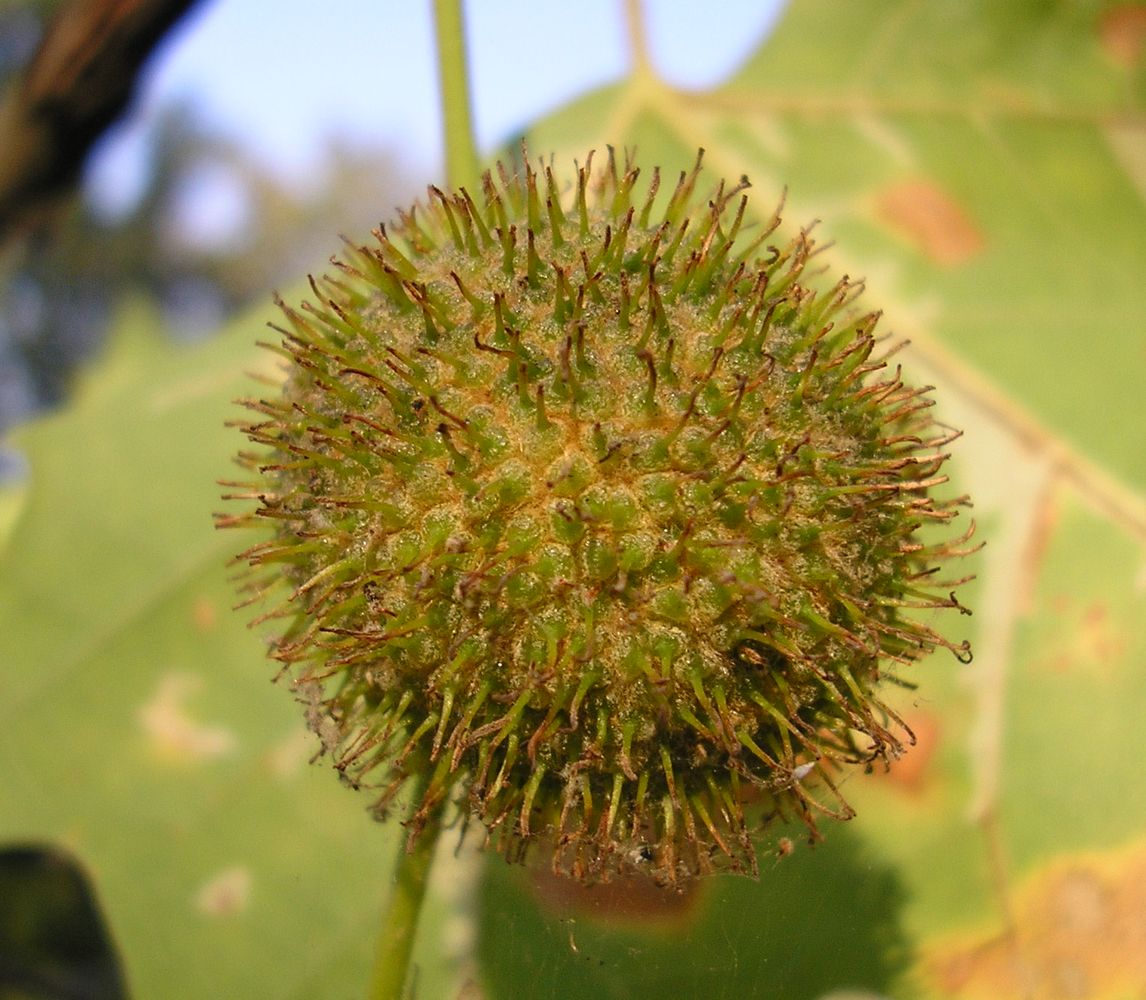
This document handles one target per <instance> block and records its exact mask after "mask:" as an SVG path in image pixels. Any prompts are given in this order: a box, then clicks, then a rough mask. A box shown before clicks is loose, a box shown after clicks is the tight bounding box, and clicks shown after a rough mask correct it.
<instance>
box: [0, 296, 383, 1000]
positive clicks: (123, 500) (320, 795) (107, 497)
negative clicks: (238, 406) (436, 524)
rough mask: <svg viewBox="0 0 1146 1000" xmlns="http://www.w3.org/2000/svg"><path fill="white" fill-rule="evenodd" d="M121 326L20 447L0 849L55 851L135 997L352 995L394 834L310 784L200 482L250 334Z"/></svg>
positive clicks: (329, 785)
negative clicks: (79, 867)
mask: <svg viewBox="0 0 1146 1000" xmlns="http://www.w3.org/2000/svg"><path fill="white" fill-rule="evenodd" d="M154 322H155V317H154V316H152V315H151V314H150V313H149V312H148V311H147V310H146V309H143V308H135V309H133V310H131V312H130V314H129V315H127V316H125V317H124V319H123V321H122V322H121V324H120V336H119V339H118V341H117V342H116V344H115V345H114V347H113V350H112V353H111V356H109V357H107V358H105V359H104V360H103V362H102V363H101V364H99V365H98V366H97V367H96V369H95V370H94V371H92V372H91V373H90V374H89V377H88V378H87V380H86V382H85V384H84V385H83V386H82V389H81V391H80V393H79V395H78V398H77V399H76V401H75V403H74V405H73V406H72V407H71V408H70V409H68V410H67V411H66V412H63V413H61V414H58V415H56V416H54V417H51V418H49V419H47V420H44V421H42V422H40V423H38V424H36V425H35V426H32V427H29V428H27V429H25V430H24V431H23V432H21V434H20V435H19V436H18V439H17V443H18V444H19V446H20V447H21V448H22V449H23V450H24V451H25V453H26V454H27V456H28V459H29V462H30V466H31V481H30V483H29V484H28V487H27V496H26V497H25V500H24V504H23V509H22V512H21V515H20V518H19V520H18V522H17V524H16V526H15V529H14V531H13V534H12V537H11V539H10V540H9V543H8V546H7V548H6V549H5V551H4V552H3V555H2V561H0V690H2V691H3V697H2V699H0V761H2V764H0V770H2V773H3V779H2V780H0V842H3V841H4V840H8V839H18V840H20V841H24V842H27V841H29V840H36V841H45V842H54V843H57V844H61V845H65V846H66V847H67V848H68V849H69V851H70V852H71V853H72V854H74V855H75V856H76V857H78V858H79V859H81V861H82V862H83V863H84V865H85V867H86V868H87V869H88V871H89V873H90V875H91V878H92V880H93V882H94V885H95V889H96V891H97V893H98V895H99V896H100V898H101V899H102V900H103V901H104V903H105V905H106V916H107V920H108V924H109V927H110V929H111V932H112V933H113V935H115V937H116V939H117V942H118V946H119V950H120V954H121V955H122V957H123V960H124V964H125V968H126V973H127V978H128V981H129V987H130V989H131V991H132V994H133V995H135V996H140V997H151V996H154V997H160V996H161V997H173V998H174V997H205V996H218V997H222V996H234V997H239V996H251V997H254V996H266V997H308V998H309V997H315V996H354V995H357V994H358V993H359V992H360V991H361V989H362V984H363V983H364V982H366V981H367V979H368V972H369V967H370V961H371V955H372V947H373V946H372V937H373V934H374V930H375V927H376V924H377V921H378V913H379V911H380V909H381V906H382V904H383V902H384V900H385V898H386V893H387V886H388V882H389V871H390V867H391V865H392V863H393V861H392V856H393V852H394V850H395V844H396V841H395V836H394V833H393V831H391V830H390V829H388V828H385V827H379V826H378V825H376V824H374V823H372V822H371V821H370V820H369V819H368V818H367V816H366V814H365V812H364V810H363V805H364V804H363V802H362V800H360V799H358V798H357V797H356V796H354V795H352V794H350V793H349V792H347V791H346V790H345V789H343V788H340V787H339V786H338V782H337V781H335V780H334V779H333V777H332V775H331V774H330V773H329V769H328V768H326V767H314V768H311V767H308V765H307V762H308V759H309V758H310V757H311V755H312V754H313V753H314V751H315V745H314V741H313V740H312V739H310V738H309V737H308V735H307V734H306V732H305V730H304V726H303V722H302V717H301V712H300V711H299V709H298V706H296V705H294V704H293V703H292V700H291V698H290V697H289V696H288V695H287V693H286V692H285V691H283V690H275V689H273V688H272V687H271V685H270V683H269V679H270V676H271V674H272V673H273V670H272V669H271V667H270V665H269V664H268V663H267V661H266V658H265V653H264V647H263V643H262V639H261V637H260V635H259V632H258V630H248V629H247V628H246V627H245V624H244V623H245V621H246V618H247V617H248V615H247V614H245V613H244V614H233V613H232V612H231V611H230V608H231V606H232V605H233V604H234V603H235V600H236V598H235V594H234V586H233V584H232V583H231V582H230V581H229V579H228V575H229V571H228V570H227V569H226V563H227V561H228V559H229V557H230V556H231V555H232V554H233V553H234V552H236V551H237V550H238V548H241V547H242V544H243V540H242V539H241V538H239V537H236V535H235V533H221V532H217V531H216V530H215V529H214V527H213V525H212V521H211V512H212V510H216V509H218V508H219V501H218V495H219V493H220V492H221V491H220V488H219V487H218V486H216V485H215V480H216V479H217V478H220V477H224V476H226V475H227V474H228V470H229V468H230V459H229V456H230V455H231V454H232V453H233V451H234V450H235V449H236V446H237V440H236V438H237V435H236V434H235V432H234V431H229V430H227V429H225V428H224V427H223V421H224V420H225V419H226V418H228V417H229V416H231V415H233V414H234V412H235V411H234V410H233V408H232V407H231V406H230V401H231V400H232V399H233V398H234V397H236V396H240V395H245V394H247V393H249V392H250V391H251V387H252V385H253V383H252V382H251V380H250V379H249V378H247V377H245V376H244V369H254V368H256V367H261V368H266V361H265V360H264V359H263V358H261V357H259V355H260V354H261V353H263V352H259V351H257V350H256V349H255V348H254V347H253V343H254V341H255V340H256V339H257V338H259V337H261V336H262V332H263V328H262V320H261V318H260V319H259V320H257V321H251V322H248V323H245V324H242V325H240V326H239V327H238V328H236V329H235V330H233V331H230V332H229V333H227V334H226V335H224V336H223V337H222V338H221V339H219V340H216V341H214V342H212V343H211V344H210V345H208V346H207V347H206V348H202V349H196V350H191V349H186V348H172V347H168V346H164V345H162V344H161V341H160V338H159V337H158V335H157V334H156V333H155V332H154V331H153V330H149V329H148V328H149V327H152V326H153V325H154Z"/></svg>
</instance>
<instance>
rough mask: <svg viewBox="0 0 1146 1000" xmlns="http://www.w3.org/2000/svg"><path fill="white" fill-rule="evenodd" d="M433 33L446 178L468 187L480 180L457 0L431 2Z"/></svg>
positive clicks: (451, 182)
mask: <svg viewBox="0 0 1146 1000" xmlns="http://www.w3.org/2000/svg"><path fill="white" fill-rule="evenodd" d="M434 33H435V35H436V36H437V43H438V89H439V90H440V91H441V95H442V137H443V145H444V148H445V153H446V178H447V179H448V181H449V183H450V186H451V187H461V186H463V185H471V184H474V183H476V182H477V181H478V179H479V178H480V177H481V167H480V165H479V163H478V155H477V146H476V144H475V142H474V132H473V121H472V119H471V117H470V88H469V73H468V71H467V66H466V37H465V25H464V23H463V20H462V5H461V0H434Z"/></svg>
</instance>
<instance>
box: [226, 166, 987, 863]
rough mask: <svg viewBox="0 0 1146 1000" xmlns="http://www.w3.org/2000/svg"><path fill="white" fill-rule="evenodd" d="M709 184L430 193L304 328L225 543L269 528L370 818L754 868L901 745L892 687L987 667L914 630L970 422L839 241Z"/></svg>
mask: <svg viewBox="0 0 1146 1000" xmlns="http://www.w3.org/2000/svg"><path fill="white" fill-rule="evenodd" d="M699 175H700V158H699V157H698V159H697V164H696V167H695V169H694V170H692V171H691V172H690V173H687V174H682V175H681V178H680V180H679V182H678V184H677V185H676V187H675V189H673V190H671V191H669V190H667V189H666V190H664V191H661V190H660V189H659V188H660V185H659V177H658V176H657V175H656V173H654V174H653V175H652V177H651V180H649V181H647V182H643V183H642V182H641V181H640V180H639V172H638V170H637V169H636V168H635V167H634V166H633V165H632V164H631V163H626V164H620V163H618V161H617V160H616V159H615V158H614V156H613V155H612V154H611V153H610V155H609V157H608V162H607V163H606V164H604V165H603V168H602V169H600V170H595V169H594V168H593V166H592V157H590V158H589V161H588V162H587V163H586V164H585V165H584V166H582V167H579V168H577V169H576V170H575V171H573V172H572V173H571V175H570V177H569V179H568V181H567V182H566V183H565V184H562V183H561V182H559V181H558V180H557V179H556V178H555V176H554V174H553V172H552V170H551V169H550V168H546V167H543V166H538V167H532V166H528V165H527V166H523V167H522V168H521V170H520V171H519V172H518V173H511V172H510V171H509V170H507V169H506V168H504V167H502V168H499V169H498V170H497V171H495V172H492V173H491V174H488V175H487V176H486V177H485V180H484V184H483V186H482V190H481V191H480V192H476V191H475V192H472V193H469V192H465V191H459V192H453V193H446V192H443V191H440V190H438V189H436V188H431V189H430V192H429V199H428V201H427V203H426V204H425V205H424V206H422V207H419V208H418V209H416V210H414V211H411V212H410V213H408V214H404V215H402V216H401V217H400V219H399V221H398V223H397V224H396V225H394V226H392V227H391V228H390V229H389V230H386V229H381V230H379V231H378V232H377V233H376V234H375V242H374V243H372V244H371V245H368V246H361V247H357V246H353V247H350V248H349V249H348V250H347V252H346V254H345V255H344V257H343V258H342V259H341V260H336V261H335V262H334V263H335V266H336V268H337V270H336V272H334V273H333V274H332V275H331V276H329V277H326V278H323V279H321V280H312V283H311V285H312V290H313V297H312V298H310V299H309V300H308V301H306V302H304V303H303V304H302V305H301V306H299V307H293V306H289V305H285V304H282V309H283V312H284V315H285V317H286V321H285V324H284V325H283V326H282V327H281V328H279V332H280V334H281V343H279V344H274V345H269V346H270V348H271V350H274V351H277V352H278V353H279V354H280V355H281V356H282V358H283V359H284V361H285V368H286V376H285V381H284V383H283V385H282V387H281V391H279V392H277V393H275V394H268V395H267V396H266V397H265V398H260V399H252V400H249V401H247V405H248V406H249V408H250V409H251V410H253V411H254V412H255V417H254V418H253V419H251V420H250V421H249V422H247V423H245V424H244V429H245V432H246V434H247V436H248V437H249V438H250V440H251V441H252V442H253V443H254V445H255V446H256V449H255V450H254V451H247V452H244V453H242V454H241V456H240V461H241V463H242V464H243V465H244V466H245V467H246V468H247V469H249V470H250V472H251V475H250V476H249V478H247V479H245V480H244V481H243V482H242V483H241V484H229V485H236V486H241V491H240V492H239V493H236V494H232V496H237V497H241V498H245V499H246V500H248V501H254V504H255V507H254V509H250V510H247V511H246V512H244V513H242V514H238V515H229V516H226V517H224V518H222V521H223V523H225V524H228V525H246V526H249V525H258V526H262V527H264V528H266V527H268V526H269V528H270V534H269V537H267V538H265V539H264V540H262V541H260V542H258V543H257V544H255V545H254V546H253V547H252V548H250V549H249V550H248V551H247V552H245V553H244V554H243V556H242V557H241V558H242V559H243V561H245V562H246V563H249V565H250V566H251V567H252V575H251V577H250V578H249V580H248V583H247V586H248V588H249V589H250V591H251V597H252V599H261V600H264V601H267V600H270V601H272V602H273V603H272V604H271V610H269V611H268V612H267V613H266V614H265V615H264V616H263V618H264V619H266V620H270V621H272V622H275V623H277V624H278V630H277V632H276V638H275V641H274V648H273V655H274V656H275V657H276V658H277V659H278V660H280V661H281V662H282V663H283V665H284V671H285V672H286V674H287V675H288V676H289V677H290V678H291V681H292V683H293V685H294V687H295V690H296V691H297V692H298V694H299V696H300V699H301V700H303V701H304V702H305V703H306V704H307V718H308V721H309V723H310V725H311V727H312V728H313V729H314V730H315V731H316V732H317V733H318V734H319V736H320V737H321V740H322V743H323V746H324V749H325V751H326V752H328V753H329V754H330V755H331V757H332V758H333V760H334V762H335V766H336V767H337V769H338V770H339V771H340V772H342V774H343V775H344V776H345V777H346V778H347V779H348V780H349V781H351V782H352V783H353V784H354V785H355V786H359V787H367V788H371V789H373V790H374V798H373V800H372V801H373V802H374V808H375V809H376V810H377V811H378V813H379V815H382V814H384V813H385V811H386V810H387V808H388V807H389V806H390V805H391V804H392V801H393V799H394V796H395V795H396V793H397V792H398V791H399V790H400V789H401V788H402V787H403V785H404V784H405V783H406V782H411V785H412V786H413V787H415V788H416V801H415V804H414V807H413V811H412V813H411V815H410V816H409V817H408V824H409V828H410V830H411V836H412V837H416V836H417V835H418V833H419V831H420V829H421V828H422V826H423V825H424V824H425V823H426V822H427V820H428V819H429V818H431V817H432V816H434V815H435V814H436V812H437V811H438V810H439V809H441V808H443V806H444V804H446V803H448V802H454V803H459V804H460V808H461V809H462V810H463V811H464V812H465V813H467V814H468V815H470V816H472V817H476V818H478V819H480V821H481V822H482V823H483V824H484V825H485V826H486V828H487V829H488V831H489V838H490V839H491V841H492V842H493V843H494V844H495V845H496V846H498V847H499V848H500V849H502V850H504V851H505V852H506V853H507V854H509V855H511V856H518V855H520V854H521V853H523V852H524V851H525V850H526V849H529V848H530V847H532V846H533V845H535V844H541V845H544V850H545V851H546V852H548V853H549V854H551V855H552V863H553V865H554V867H555V868H556V869H557V870H558V871H560V872H564V873H567V874H570V875H572V876H573V877H576V878H580V879H585V880H592V879H603V878H608V877H610V876H611V875H613V874H616V873H618V872H627V871H630V870H633V869H635V870H638V871H647V872H649V873H651V874H653V875H654V876H656V877H657V878H659V879H661V880H664V881H668V882H676V881H679V880H681V879H685V878H688V877H691V876H693V875H696V874H701V873H705V872H708V871H712V870H721V869H723V870H729V869H730V870H735V871H745V872H755V870H756V861H755V850H754V844H753V839H754V836H755V835H756V833H757V831H758V830H760V829H761V828H762V827H763V826H765V825H766V824H767V822H768V821H769V820H770V819H772V818H775V817H792V816H795V817H799V818H801V819H803V820H804V821H805V822H806V823H807V825H808V827H809V828H810V830H811V831H812V832H813V833H814V832H815V828H816V823H815V820H816V816H817V815H818V814H828V815H834V816H842V817H846V816H848V815H850V809H849V808H848V806H847V805H846V803H844V801H843V800H842V798H840V797H839V795H838V793H837V792H836V791H835V783H834V780H833V775H834V774H835V773H836V772H837V771H838V769H839V767H840V766H841V765H844V764H847V763H864V762H870V761H872V760H875V759H877V758H884V759H885V760H887V759H891V758H894V757H895V756H897V755H899V754H900V753H901V752H902V751H903V749H904V744H905V743H906V742H909V741H910V738H911V737H910V732H909V730H907V727H906V726H905V725H904V724H903V723H902V721H901V720H899V719H898V717H897V716H896V715H895V713H894V712H893V711H892V710H891V709H890V708H888V707H887V706H886V705H885V704H884V703H883V702H882V701H881V699H880V698H879V696H878V693H877V691H876V686H877V681H879V679H880V675H881V672H889V673H891V674H892V675H893V676H895V675H898V673H899V672H900V671H901V670H902V669H903V668H905V667H907V666H909V665H910V664H912V663H913V661H915V660H916V659H918V658H919V657H921V656H923V655H925V654H927V653H929V652H931V651H932V650H933V649H934V648H935V647H937V646H944V647H947V648H949V649H951V650H953V651H954V652H956V654H957V655H959V656H961V657H962V656H964V655H969V654H968V653H967V647H966V644H965V643H963V644H959V645H957V644H955V643H953V642H951V641H949V640H948V639H945V638H944V637H943V636H941V635H940V634H939V633H938V632H936V631H933V629H932V628H931V627H930V625H928V624H925V623H924V622H923V621H922V620H921V616H920V615H919V613H918V612H917V611H915V610H914V609H933V608H950V609H956V610H960V611H962V610H965V609H963V608H962V607H961V605H960V604H959V603H958V600H957V598H956V597H955V595H954V593H953V590H954V588H955V587H956V586H957V585H958V584H959V583H961V582H963V581H961V580H948V581H943V580H941V579H939V578H938V577H939V576H942V575H943V574H942V572H941V570H940V568H939V567H940V566H941V564H942V563H943V561H944V560H945V559H946V558H948V557H949V556H951V555H957V554H962V553H961V551H960V546H962V544H963V542H964V541H965V539H966V537H968V536H969V533H964V537H962V538H954V537H952V536H954V535H956V534H958V532H957V531H953V530H948V531H946V532H945V533H944V532H943V531H940V532H939V534H940V535H941V536H943V537H945V538H947V541H940V542H932V541H926V542H925V541H924V540H923V539H921V537H920V529H921V527H922V526H924V525H928V524H939V525H940V526H942V525H945V524H946V522H948V521H950V520H951V519H952V518H953V517H955V515H956V514H957V512H958V508H959V507H960V506H962V505H964V503H965V498H951V499H947V500H939V499H936V497H935V494H934V490H935V488H936V487H939V486H940V485H941V484H942V483H943V482H944V481H945V477H944V476H943V475H942V473H941V467H942V465H943V462H944V459H945V458H946V457H947V456H946V453H945V451H944V448H945V447H946V445H947V444H948V443H949V442H950V441H951V440H953V439H954V438H955V437H956V436H957V434H956V433H955V432H951V431H949V430H948V429H946V428H944V427H942V426H939V425H936V424H934V423H933V422H932V420H931V417H930V415H929V413H928V407H929V406H930V405H931V399H930V397H929V396H928V388H922V389H917V388H911V387H909V386H907V385H905V384H904V382H903V381H902V379H901V377H900V371H899V369H898V367H896V366H894V365H893V364H890V363H889V362H888V361H887V360H886V358H881V356H880V355H881V351H882V352H884V353H886V348H885V347H881V346H879V345H877V341H876V338H875V335H874V328H875V326H876V321H877V314H875V313H866V314H864V313H861V312H859V311H857V310H856V309H855V308H854V300H855V298H856V296H857V295H858V293H859V290H860V286H859V284H858V283H854V282H852V281H849V280H848V279H847V278H846V277H845V278H843V279H841V280H840V281H838V282H837V283H835V284H834V285H830V284H828V283H826V282H822V281H818V280H817V281H809V279H808V277H807V275H808V272H809V271H811V270H812V269H813V268H812V267H810V266H809V264H810V261H811V260H812V258H813V256H814V254H815V252H816V250H815V245H814V242H813V240H812V238H811V236H810V234H809V233H808V232H806V231H805V232H802V233H800V234H798V235H797V236H796V237H795V238H794V239H792V240H791V241H788V242H784V241H777V242H776V243H775V244H774V243H773V242H771V241H772V240H773V238H774V237H775V235H776V230H777V227H778V226H779V224H780V218H779V215H778V213H777V214H776V215H775V216H774V217H773V216H771V213H768V216H770V217H771V221H770V222H769V223H767V224H763V225H762V224H760V223H756V224H751V223H750V222H749V220H750V219H751V218H752V216H751V213H750V212H749V211H748V202H747V197H746V195H745V194H744V190H745V188H746V187H747V182H746V181H743V182H741V184H740V185H737V186H735V187H733V188H731V189H729V188H726V186H725V185H720V186H719V187H717V188H716V189H715V190H714V191H709V192H707V197H701V196H699V195H698V191H697V184H698V179H699ZM813 286H816V287H818V289H819V290H817V291H813V290H812V287H813ZM930 537H931V536H930V535H928V538H930ZM275 595H277V598H276V597H275ZM411 779H413V780H411Z"/></svg>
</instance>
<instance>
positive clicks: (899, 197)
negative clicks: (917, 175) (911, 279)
mask: <svg viewBox="0 0 1146 1000" xmlns="http://www.w3.org/2000/svg"><path fill="white" fill-rule="evenodd" d="M876 213H877V215H878V216H879V217H880V218H881V219H882V220H883V221H884V222H885V223H887V225H889V226H890V227H891V228H892V229H894V230H895V231H896V232H897V233H899V234H900V235H901V236H903V237H905V238H906V239H907V240H909V241H910V242H911V243H912V244H913V245H914V246H915V247H916V249H918V250H919V252H920V253H922V254H923V255H924V256H925V257H927V258H929V259H930V260H932V261H934V262H935V263H936V264H939V265H941V266H943V267H955V266H956V265H958V264H962V263H964V262H965V261H968V260H970V259H971V258H972V257H974V256H976V255H977V254H978V253H980V252H981V251H982V249H983V233H982V231H981V230H980V229H979V227H978V226H977V225H976V224H975V222H974V221H973V220H972V219H971V217H970V215H968V214H967V212H966V211H965V210H964V208H963V207H962V206H961V205H960V204H959V203H958V202H957V201H955V200H954V199H953V198H952V197H951V196H950V195H949V194H947V193H946V192H945V191H943V190H942V189H941V188H939V187H938V186H936V185H935V184H933V183H932V182H931V181H926V180H909V181H902V182H900V183H898V184H895V185H893V186H891V187H889V188H887V189H886V190H884V191H883V192H882V193H881V194H880V195H879V196H878V197H877V198H876Z"/></svg>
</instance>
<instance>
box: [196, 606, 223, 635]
mask: <svg viewBox="0 0 1146 1000" xmlns="http://www.w3.org/2000/svg"><path fill="white" fill-rule="evenodd" d="M191 619H192V621H194V622H195V628H196V629H198V630H199V631H200V632H210V631H211V630H212V629H214V627H215V624H216V622H218V620H219V614H218V612H217V611H216V610H215V604H214V602H213V601H209V600H207V598H205V597H200V598H199V599H198V600H196V601H195V604H194V605H193V606H192V608H191Z"/></svg>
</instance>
